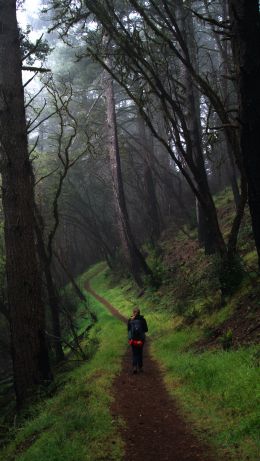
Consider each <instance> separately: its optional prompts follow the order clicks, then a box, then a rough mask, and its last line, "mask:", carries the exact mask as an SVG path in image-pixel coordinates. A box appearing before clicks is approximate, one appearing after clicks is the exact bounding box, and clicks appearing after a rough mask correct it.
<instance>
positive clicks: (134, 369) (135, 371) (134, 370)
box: [133, 367, 137, 375]
mask: <svg viewBox="0 0 260 461" xmlns="http://www.w3.org/2000/svg"><path fill="white" fill-rule="evenodd" d="M136 373H137V368H136V367H134V368H133V374H134V375H136Z"/></svg>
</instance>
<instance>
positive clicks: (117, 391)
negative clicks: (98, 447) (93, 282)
mask: <svg viewBox="0 0 260 461" xmlns="http://www.w3.org/2000/svg"><path fill="white" fill-rule="evenodd" d="M86 290H87V291H88V292H89V293H90V294H92V296H94V297H95V298H96V299H97V300H98V301H99V302H101V303H102V304H103V305H104V306H105V307H106V308H107V309H108V310H109V311H110V312H111V313H112V314H113V315H115V316H116V317H117V318H119V319H120V320H122V321H123V322H126V321H127V320H126V319H125V317H123V316H122V315H121V314H120V312H118V311H117V310H116V309H115V308H114V306H112V305H111V304H110V303H109V302H108V301H107V300H106V299H104V298H102V297H101V296H99V295H98V294H97V293H96V292H95V291H94V290H93V289H92V288H91V287H90V285H89V283H87V285H86ZM129 349H130V348H129ZM129 349H128V351H127V353H126V354H125V356H124V358H123V366H122V370H121V373H120V375H119V376H118V377H117V378H116V379H115V382H114V398H115V399H114V403H113V406H112V409H111V411H112V413H113V415H114V417H115V418H117V417H121V418H123V420H124V421H125V426H124V428H123V429H122V437H123V440H124V442H125V458H124V461H213V459H214V458H213V456H212V454H211V453H210V450H209V448H208V447H205V446H203V445H202V443H201V442H200V441H198V440H197V439H196V437H195V436H194V435H193V434H192V429H191V426H190V425H189V424H188V423H186V422H185V421H184V420H183V417H182V416H181V414H180V411H179V410H178V407H177V405H176V403H175V402H174V400H172V399H171V397H170V396H169V394H168V393H167V391H166V389H165V386H164V383H163V378H162V373H161V371H160V369H159V367H158V365H157V364H156V362H155V361H154V360H153V359H152V358H151V354H150V353H149V343H146V346H145V354H144V369H145V372H144V373H142V374H137V375H133V374H132V373H131V351H130V350H129ZM108 461H109V460H108Z"/></svg>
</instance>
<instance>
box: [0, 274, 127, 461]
mask: <svg viewBox="0 0 260 461" xmlns="http://www.w3.org/2000/svg"><path fill="white" fill-rule="evenodd" d="M84 278H85V279H86V277H84ZM84 278H83V280H84ZM89 302H90V307H91V309H92V310H93V311H95V312H96V314H97V316H98V322H97V323H96V324H95V326H94V327H93V329H92V330H91V332H90V336H89V338H88V342H89V347H90V349H91V350H89V354H90V355H91V354H92V357H90V359H89V361H87V362H85V363H82V365H80V366H77V367H76V368H74V369H73V370H72V371H69V372H67V373H66V374H65V373H63V375H62V377H60V378H61V379H62V380H63V381H64V383H63V386H62V388H61V390H59V391H57V392H56V394H55V395H54V397H52V398H49V399H47V400H44V401H43V402H42V403H40V404H37V405H34V406H33V408H31V409H30V411H31V417H30V418H29V419H27V420H26V421H25V422H24V424H23V425H22V426H21V427H20V428H19V429H18V430H16V431H15V433H14V440H13V441H12V442H11V443H9V444H8V445H7V446H6V447H5V448H4V449H3V450H2V452H1V453H0V460H1V461H11V460H12V461H13V460H15V461H47V460H48V461H98V460H99V461H102V460H103V461H105V460H108V459H109V460H110V461H113V460H116V461H120V460H121V459H122V457H123V444H122V441H121V439H120V437H119V435H118V432H119V431H118V427H116V423H115V421H114V420H113V417H112V415H111V414H110V412H109V407H110V404H111V401H112V397H111V385H112V381H113V379H114V377H115V375H116V374H117V373H118V372H119V370H120V364H121V356H122V354H123V353H124V351H125V345H126V341H125V326H124V325H123V324H122V323H121V322H120V321H118V320H117V319H115V318H114V317H113V316H112V315H111V314H110V313H109V312H108V311H107V310H106V309H105V308H104V307H103V306H102V305H101V304H100V303H98V302H97V301H96V300H95V299H93V298H92V297H89ZM111 332H112V333H111ZM57 378H59V377H57Z"/></svg>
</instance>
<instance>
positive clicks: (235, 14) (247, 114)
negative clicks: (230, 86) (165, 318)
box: [229, 0, 260, 268]
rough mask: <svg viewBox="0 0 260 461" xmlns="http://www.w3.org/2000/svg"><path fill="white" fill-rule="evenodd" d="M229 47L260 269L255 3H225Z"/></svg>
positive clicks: (259, 21)
mask: <svg viewBox="0 0 260 461" xmlns="http://www.w3.org/2000/svg"><path fill="white" fill-rule="evenodd" d="M229 13H230V20H231V31H232V47H233V53H234V60H235V65H236V73H237V77H238V82H239V99H240V101H239V103H240V104H239V120H240V141H241V150H242V158H243V162H244V166H245V170H246V176H247V182H248V202H249V208H250V213H251V218H252V229H253V233H254V239H255V244H256V249H257V254H258V265H259V268H260V155H259V133H260V86H259V81H260V15H259V2H258V0H251V1H250V2H248V1H246V0H236V1H235V0H229Z"/></svg>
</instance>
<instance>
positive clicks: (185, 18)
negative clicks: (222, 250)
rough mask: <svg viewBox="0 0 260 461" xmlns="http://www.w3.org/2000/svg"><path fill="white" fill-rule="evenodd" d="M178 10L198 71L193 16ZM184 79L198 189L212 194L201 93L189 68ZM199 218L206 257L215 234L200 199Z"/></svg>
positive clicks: (184, 69) (184, 67)
mask: <svg viewBox="0 0 260 461" xmlns="http://www.w3.org/2000/svg"><path fill="white" fill-rule="evenodd" d="M178 6H179V16H180V24H181V30H182V35H183V38H184V40H185V42H186V43H187V47H188V49H189V52H190V59H191V62H192V63H193V66H194V68H195V69H197V68H198V63H197V56H196V50H195V44H194V41H195V37H194V26H193V20H192V17H191V13H190V12H189V11H186V10H185V9H184V7H183V2H182V1H180V2H178ZM183 77H184V85H185V109H184V112H185V117H186V121H187V127H188V130H189V136H190V141H191V145H192V155H193V158H194V163H195V165H196V167H197V174H198V175H199V176H200V182H199V185H200V187H201V185H203V189H204V191H207V192H208V193H210V192H209V185H208V178H207V173H206V168H205V164H204V156H203V148H202V129H201V122H200V101H199V92H198V90H197V89H196V88H195V86H194V84H193V79H192V76H191V73H190V71H189V69H188V68H187V67H186V66H183ZM196 215H197V224H198V240H199V243H200V245H201V246H203V247H204V249H205V253H206V254H212V253H214V252H215V250H216V246H215V236H214V232H213V230H212V225H211V221H210V219H209V217H208V215H207V213H206V212H205V210H204V208H203V207H202V205H201V204H200V202H199V201H198V199H197V198H196Z"/></svg>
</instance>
